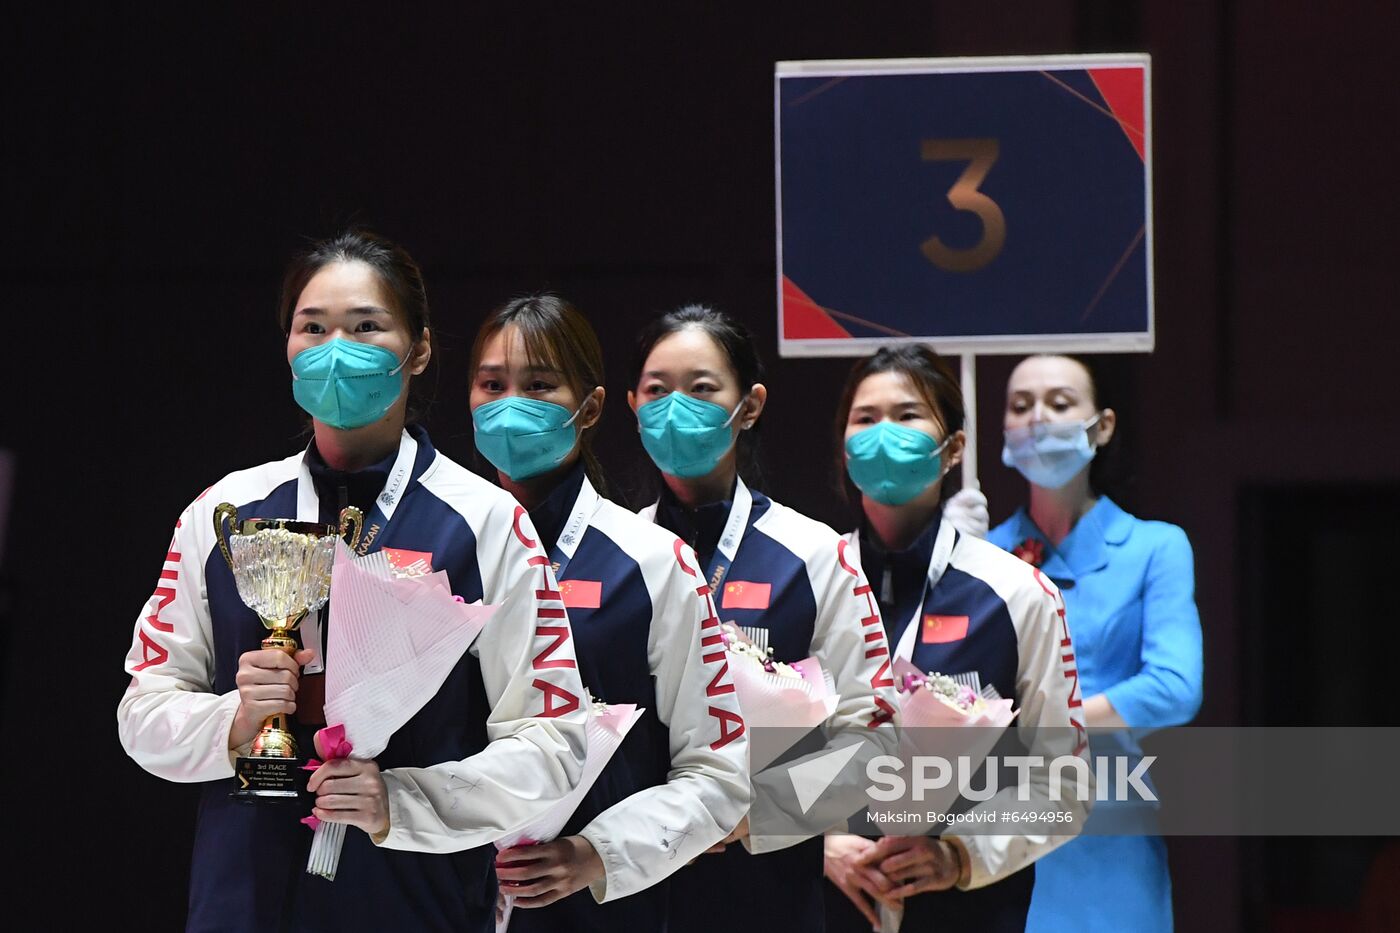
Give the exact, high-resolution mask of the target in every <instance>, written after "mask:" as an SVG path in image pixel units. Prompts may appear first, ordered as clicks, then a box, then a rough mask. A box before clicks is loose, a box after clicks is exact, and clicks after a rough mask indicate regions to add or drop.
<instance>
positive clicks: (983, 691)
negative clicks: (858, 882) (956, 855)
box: [870, 658, 1016, 933]
mask: <svg viewBox="0 0 1400 933" xmlns="http://www.w3.org/2000/svg"><path fill="white" fill-rule="evenodd" d="M892 670H893V674H894V678H895V687H896V688H897V689H898V691H899V698H900V708H899V723H900V746H901V748H900V751H901V755H902V757H904V758H906V759H908V758H912V756H915V755H930V756H933V755H936V756H938V757H939V758H942V759H944V760H946V761H948V762H953V763H956V762H957V760H958V759H959V758H961V757H967V758H968V759H969V760H970V762H971V763H973V764H974V765H976V764H980V763H981V762H982V761H983V760H984V759H986V757H987V755H988V754H990V753H991V751H992V748H993V747H995V745H996V743H997V740H998V739H1000V738H1001V734H1002V732H1004V731H1005V730H1006V727H1007V726H1008V725H1010V724H1011V721H1012V720H1013V719H1015V718H1016V712H1015V711H1014V710H1013V709H1012V708H1011V707H1012V702H1013V701H1011V700H1008V699H1004V698H1002V697H1001V696H1000V695H999V694H998V693H997V691H996V688H994V687H992V686H990V685H988V686H986V687H982V686H981V684H980V679H979V678H978V677H977V676H976V675H967V676H961V677H949V676H948V675H946V674H940V673H938V672H936V671H929V672H928V673H925V672H923V671H921V670H919V669H918V668H917V667H915V666H914V665H913V664H911V663H910V662H908V661H906V660H905V659H903V658H897V659H895V662H894V665H893V669H892ZM970 727H975V728H970ZM954 730H957V731H954ZM922 794H923V796H922V799H921V800H919V801H918V803H917V806H918V808H919V809H920V810H924V811H929V812H945V811H946V810H947V809H948V808H949V807H950V806H951V805H952V803H953V802H954V801H955V800H956V799H957V798H958V796H959V794H960V792H959V787H958V782H957V781H956V780H951V781H949V782H948V784H947V786H945V787H942V788H936V789H929V788H924V789H923V790H922ZM906 806H907V803H906V802H903V801H896V802H895V803H893V804H891V805H890V806H888V807H880V806H872V807H871V808H870V809H871V812H872V813H874V812H879V811H885V810H888V811H890V812H895V811H898V810H902V809H905V808H906ZM882 825H883V826H885V827H887V828H889V831H890V832H892V833H898V832H899V831H900V829H899V828H900V827H903V826H908V830H907V832H910V833H916V834H919V835H922V834H924V833H926V832H928V825H927V824H926V823H918V822H915V823H909V824H901V823H898V822H894V821H886V822H884V823H882ZM903 920H904V910H903V908H902V907H898V908H894V907H889V906H887V905H884V904H881V905H880V930H881V933H897V931H898V930H899V927H900V924H901V923H902V922H903Z"/></svg>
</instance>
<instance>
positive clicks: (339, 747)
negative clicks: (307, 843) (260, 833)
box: [301, 725, 355, 830]
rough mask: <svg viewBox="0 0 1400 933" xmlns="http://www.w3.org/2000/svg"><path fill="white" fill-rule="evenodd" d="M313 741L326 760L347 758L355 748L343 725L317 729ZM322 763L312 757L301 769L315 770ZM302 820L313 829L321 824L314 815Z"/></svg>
mask: <svg viewBox="0 0 1400 933" xmlns="http://www.w3.org/2000/svg"><path fill="white" fill-rule="evenodd" d="M315 741H316V751H317V752H318V753H320V754H321V755H324V756H325V757H326V761H335V760H336V759H337V758H349V757H350V753H351V752H353V751H354V750H355V747H354V746H353V745H351V744H350V741H349V740H348V739H346V738H345V727H344V726H342V725H335V726H326V727H325V728H324V729H321V730H319V731H317V733H316V739H315ZM323 764H325V762H323V761H317V760H316V759H315V758H312V759H311V760H310V761H308V762H307V763H306V764H304V765H302V766H301V769H302V770H303V771H315V770H316V769H317V768H319V767H321V765H323ZM302 822H303V823H305V824H306V825H307V826H310V827H311V828H312V829H313V830H314V829H316V827H318V826H320V825H321V821H320V820H318V819H317V818H316V817H315V815H312V816H308V817H303V818H302Z"/></svg>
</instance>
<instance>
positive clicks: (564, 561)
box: [549, 476, 598, 580]
mask: <svg viewBox="0 0 1400 933" xmlns="http://www.w3.org/2000/svg"><path fill="white" fill-rule="evenodd" d="M597 508H598V493H597V491H596V490H594V488H593V484H592V483H590V482H589V481H588V477H587V476H585V477H584V478H583V485H581V486H579V490H578V497H577V498H576V499H574V508H573V511H572V512H570V513H569V520H568V521H567V522H565V523H564V530H563V531H561V532H559V540H558V541H556V542H554V547H552V548H551V549H550V551H549V559H550V561H552V562H553V564H554V579H556V580H562V579H564V568H565V567H568V566H569V561H571V560H573V559H574V552H576V551H577V550H578V543H579V541H581V540H583V533H584V532H585V531H587V530H588V520H589V519H590V518H592V517H593V512H594V511H595V510H596V509H597Z"/></svg>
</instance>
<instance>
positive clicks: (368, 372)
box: [292, 337, 412, 431]
mask: <svg viewBox="0 0 1400 933" xmlns="http://www.w3.org/2000/svg"><path fill="white" fill-rule="evenodd" d="M411 355H412V354H404V358H403V360H402V361H400V360H399V358H398V357H397V356H395V355H394V354H393V353H391V352H390V351H388V350H386V349H384V348H383V347H379V346H375V345H374V344H372V343H359V342H358V341H354V340H345V339H342V338H340V337H336V338H334V339H332V340H327V341H326V342H325V343H323V344H320V345H319V346H315V347H307V348H306V349H305V350H302V351H301V352H300V353H298V354H297V355H296V356H294V357H292V397H293V398H295V399H296V400H297V404H298V405H300V406H301V407H302V409H303V410H304V411H305V412H306V413H307V414H308V415H310V416H311V417H313V418H315V419H316V420H317V421H320V422H321V423H323V424H328V425H330V426H331V427H333V428H339V429H340V430H342V431H348V430H350V429H352V428H362V427H364V426H365V425H367V424H372V423H374V422H375V421H378V420H379V419H380V418H382V417H384V413H385V412H387V411H388V410H389V409H390V407H391V406H393V404H394V403H395V402H397V401H398V400H399V394H400V393H401V392H403V377H402V376H400V375H399V372H400V370H402V369H403V368H404V364H405V363H407V362H408V358H409V356H411Z"/></svg>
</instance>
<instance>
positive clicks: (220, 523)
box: [214, 502, 238, 570]
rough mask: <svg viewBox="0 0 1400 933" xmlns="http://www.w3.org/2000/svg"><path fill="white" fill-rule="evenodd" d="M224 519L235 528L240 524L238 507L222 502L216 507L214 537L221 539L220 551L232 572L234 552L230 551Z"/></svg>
mask: <svg viewBox="0 0 1400 933" xmlns="http://www.w3.org/2000/svg"><path fill="white" fill-rule="evenodd" d="M224 519H228V523H229V524H230V525H233V526H235V527H236V526H237V524H238V506H236V505H234V504H233V503H232V502H220V503H219V504H218V505H216V506H214V537H216V538H218V539H219V550H220V552H222V553H223V555H224V560H225V561H227V562H228V567H229V569H230V570H232V569H233V552H232V551H230V550H229V549H228V531H227V530H226V528H225V525H224Z"/></svg>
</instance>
